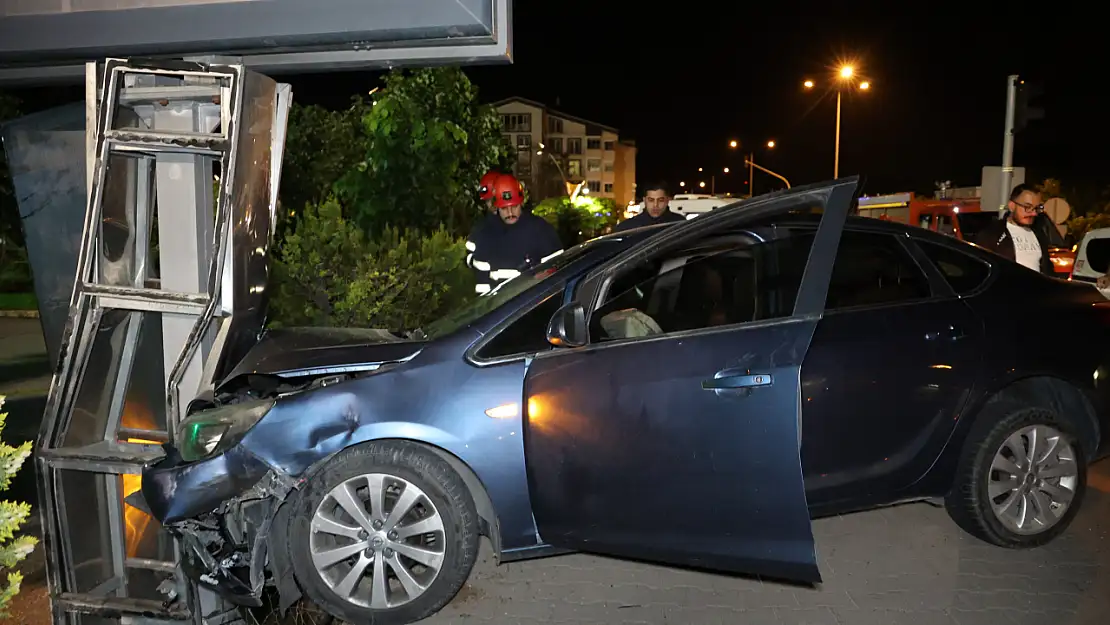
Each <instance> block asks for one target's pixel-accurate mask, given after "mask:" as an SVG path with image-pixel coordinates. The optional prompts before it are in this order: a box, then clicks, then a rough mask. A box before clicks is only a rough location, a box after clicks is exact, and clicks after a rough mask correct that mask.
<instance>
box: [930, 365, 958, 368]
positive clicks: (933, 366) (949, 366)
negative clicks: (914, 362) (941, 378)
mask: <svg viewBox="0 0 1110 625" xmlns="http://www.w3.org/2000/svg"><path fill="white" fill-rule="evenodd" d="M929 368H930V369H951V368H952V365H930V366H929Z"/></svg>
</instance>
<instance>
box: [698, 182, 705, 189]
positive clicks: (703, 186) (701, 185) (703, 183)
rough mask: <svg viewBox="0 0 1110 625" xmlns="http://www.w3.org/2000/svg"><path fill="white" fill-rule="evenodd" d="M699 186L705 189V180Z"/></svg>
mask: <svg viewBox="0 0 1110 625" xmlns="http://www.w3.org/2000/svg"><path fill="white" fill-rule="evenodd" d="M698 186H699V187H701V188H703V189H704V188H705V181H704V180H703V181H701V182H699V183H698Z"/></svg>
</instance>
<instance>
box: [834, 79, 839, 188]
mask: <svg viewBox="0 0 1110 625" xmlns="http://www.w3.org/2000/svg"><path fill="white" fill-rule="evenodd" d="M839 177H840V90H839V89H837V90H836V152H835V154H834V155H833V179H834V180H835V179H837V178H839Z"/></svg>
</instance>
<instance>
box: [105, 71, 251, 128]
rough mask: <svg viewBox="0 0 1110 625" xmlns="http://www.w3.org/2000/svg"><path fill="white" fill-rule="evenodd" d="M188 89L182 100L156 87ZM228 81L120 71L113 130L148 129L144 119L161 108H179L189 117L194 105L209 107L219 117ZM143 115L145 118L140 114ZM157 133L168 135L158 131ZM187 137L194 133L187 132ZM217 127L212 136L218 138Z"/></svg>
mask: <svg viewBox="0 0 1110 625" xmlns="http://www.w3.org/2000/svg"><path fill="white" fill-rule="evenodd" d="M185 86H188V87H190V89H189V90H187V91H184V92H183V96H180V98H181V99H169V98H168V97H167V94H168V93H170V92H169V91H168V90H165V89H158V87H169V88H173V87H185ZM230 86H231V80H230V79H228V78H218V77H208V76H204V77H200V76H188V77H186V76H184V75H173V74H165V75H163V74H147V73H145V72H127V71H123V72H119V73H117V74H116V95H117V99H116V103H117V104H116V109H115V112H114V113H113V116H112V129H113V130H129V129H131V130H140V129H141V130H149V128H147V124H146V123H145V122H144V121H143V117H147V118H148V119H149V115H150V113H151V112H152V111H153V112H159V111H160V110H164V109H175V108H177V107H181V108H183V109H186V111H187V114H188V115H190V116H191V115H192V112H191V108H192V107H193V106H194V105H195V104H197V103H203V104H210V105H212V108H213V109H214V111H213V114H214V115H216V116H217V117H218V116H219V106H220V103H221V101H222V99H223V96H224V94H225V93H226V91H224V89H226V88H227V87H230ZM140 112H142V113H144V114H145V115H139V113H140ZM159 132H167V130H166V129H159ZM188 134H196V133H193V132H191V131H190V132H189V133H188ZM221 134H222V133H221V130H220V129H219V127H217V128H216V130H215V131H214V132H212V133H211V136H220V135H221Z"/></svg>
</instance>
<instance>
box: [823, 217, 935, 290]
mask: <svg viewBox="0 0 1110 625" xmlns="http://www.w3.org/2000/svg"><path fill="white" fill-rule="evenodd" d="M930 295H931V291H930V288H929V280H928V278H926V277H925V274H924V273H922V271H921V268H920V267H918V266H917V263H916V262H915V261H914V260H913V257H911V256H910V254H909V252H907V251H906V249H905V247H903V246H902V244H901V243H900V242H899V241H898V240H897V239H895V238H894V237H893V236H892V235H889V234H882V233H875V232H856V231H852V230H845V231H844V233H843V234H842V235H841V238H840V248H839V249H837V252H836V261H835V262H834V263H833V271H832V280H831V281H830V282H829V293H828V295H827V297H826V298H825V309H826V310H836V309H840V308H853V307H856V306H881V305H884V304H896V303H900V302H909V301H913V300H916V299H922V298H926V297H929V296H930Z"/></svg>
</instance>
